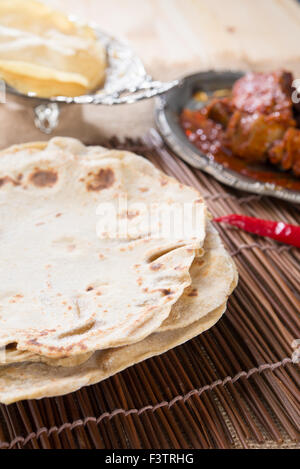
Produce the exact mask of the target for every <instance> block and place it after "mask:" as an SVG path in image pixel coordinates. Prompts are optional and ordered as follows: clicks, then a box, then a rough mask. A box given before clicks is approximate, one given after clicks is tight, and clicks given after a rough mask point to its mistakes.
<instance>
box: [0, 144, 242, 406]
mask: <svg viewBox="0 0 300 469" xmlns="http://www.w3.org/2000/svg"><path fill="white" fill-rule="evenodd" d="M0 216H1V227H0V241H1V242H0V251H1V252H0V269H1V282H0V347H2V352H1V351H0V401H1V402H3V403H6V404H8V403H12V402H15V401H18V400H21V399H29V398H42V397H45V396H55V395H61V394H66V393H69V392H71V391H75V390H77V389H79V388H80V387H82V386H86V385H89V384H93V383H97V382H99V381H101V380H103V379H105V378H107V377H109V376H111V375H113V374H115V373H117V372H119V371H121V370H123V369H124V368H127V367H129V366H131V365H133V364H135V363H137V362H139V361H141V360H144V359H146V358H149V357H152V356H154V355H157V354H160V353H163V352H165V351H167V350H168V349H170V348H172V347H175V346H177V345H179V344H182V343H183V342H185V341H187V340H189V339H191V338H192V337H195V336H196V335H198V334H200V333H202V332H203V331H205V330H207V329H208V328H210V327H211V326H213V325H214V324H215V323H216V321H217V320H218V319H219V318H220V317H221V315H222V314H223V312H224V311H225V309H226V301H227V298H228V296H229V295H230V294H231V292H232V290H233V289H234V287H235V286H236V283H237V272H236V268H235V265H234V262H233V261H232V259H231V257H230V255H229V254H228V253H227V252H226V250H225V249H224V247H223V245H222V243H221V241H220V238H219V236H218V234H217V232H216V231H215V230H214V228H213V227H212V225H211V223H210V222H209V216H208V213H207V211H206V207H205V203H204V201H203V199H202V197H201V195H200V194H199V193H198V192H197V191H196V190H195V189H193V188H191V187H187V186H183V185H182V184H180V183H179V182H177V181H176V180H174V179H172V178H169V177H167V176H166V175H164V174H163V173H161V172H160V171H159V170H157V169H156V168H155V167H154V166H153V165H152V164H151V163H149V162H148V161H147V160H146V159H144V158H142V157H140V156H137V155H135V154H132V153H128V152H125V151H114V150H107V149H104V148H102V147H85V146H84V145H83V144H81V143H80V142H79V141H77V140H73V139H68V138H54V139H52V140H50V141H49V142H48V143H30V144H24V145H19V146H14V147H11V148H9V149H7V150H5V151H4V152H2V153H0Z"/></svg>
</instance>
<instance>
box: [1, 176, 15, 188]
mask: <svg viewBox="0 0 300 469" xmlns="http://www.w3.org/2000/svg"><path fill="white" fill-rule="evenodd" d="M9 182H10V183H11V184H13V185H14V186H18V185H19V182H17V181H14V179H12V178H11V177H9V176H4V177H2V178H0V187H2V186H4V185H5V184H8V183H9Z"/></svg>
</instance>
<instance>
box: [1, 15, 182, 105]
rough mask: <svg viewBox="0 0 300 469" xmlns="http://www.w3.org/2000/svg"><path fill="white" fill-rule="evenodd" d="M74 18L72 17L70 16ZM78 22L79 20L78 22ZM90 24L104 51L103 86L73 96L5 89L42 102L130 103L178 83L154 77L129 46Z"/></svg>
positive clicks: (159, 92)
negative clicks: (44, 96) (105, 72)
mask: <svg viewBox="0 0 300 469" xmlns="http://www.w3.org/2000/svg"><path fill="white" fill-rule="evenodd" d="M70 19H71V20H72V21H73V22H78V21H77V20H76V18H73V17H71V18H70ZM78 23H79V22H78ZM90 26H91V28H92V29H93V30H94V31H95V33H96V34H97V36H98V38H99V41H100V42H101V44H102V45H104V47H105V48H106V51H107V61H108V68H107V75H106V80H105V84H104V87H102V88H101V89H99V90H96V91H94V92H93V93H90V94H86V95H83V96H77V97H73V98H70V97H67V96H57V97H54V98H50V99H44V98H43V99H42V98H38V97H37V96H36V95H35V94H34V93H28V94H22V93H19V92H18V91H17V90H15V89H14V88H11V87H10V86H7V92H9V93H12V94H15V95H18V96H22V97H25V98H29V99H34V100H39V101H42V102H43V103H44V104H47V103H49V104H51V103H65V104H105V105H110V106H111V105H114V104H131V103H135V102H137V101H140V100H142V99H148V98H152V97H153V96H157V95H159V94H161V93H165V92H166V91H168V90H170V89H171V88H173V87H174V86H176V85H177V84H178V81H173V82H168V83H163V82H160V81H154V80H153V79H152V78H151V76H149V75H148V74H147V72H146V70H145V68H144V65H143V63H142V61H141V60H140V59H139V57H137V56H136V55H135V53H134V52H133V51H132V49H131V48H130V46H129V45H128V44H126V43H124V42H121V41H119V40H118V39H116V38H114V37H112V36H110V35H108V34H106V33H104V32H102V31H100V30H99V29H98V27H97V26H96V25H93V24H91V25H90Z"/></svg>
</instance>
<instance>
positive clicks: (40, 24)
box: [0, 0, 106, 97]
mask: <svg viewBox="0 0 300 469" xmlns="http://www.w3.org/2000/svg"><path fill="white" fill-rule="evenodd" d="M105 71H106V51H105V49H104V47H103V46H102V45H101V44H100V42H99V40H98V39H97V37H96V36H95V33H94V32H93V30H92V29H91V28H89V27H88V26H82V25H78V24H77V23H74V22H72V21H71V20H69V18H68V17H66V16H65V15H63V14H62V13H60V12H57V11H54V10H52V9H51V8H49V7H48V6H46V5H44V4H42V3H40V2H38V1H35V0H1V2H0V78H2V79H3V80H5V81H6V82H7V83H8V84H9V85H11V86H12V87H14V88H16V89H17V90H18V91H20V92H22V93H25V94H27V93H29V92H30V93H35V94H36V95H37V96H39V97H54V96H60V95H61V96H79V95H82V94H85V93H87V92H88V91H90V90H94V89H96V88H97V87H98V88H99V87H100V86H101V85H102V84H103V81H104V78H105Z"/></svg>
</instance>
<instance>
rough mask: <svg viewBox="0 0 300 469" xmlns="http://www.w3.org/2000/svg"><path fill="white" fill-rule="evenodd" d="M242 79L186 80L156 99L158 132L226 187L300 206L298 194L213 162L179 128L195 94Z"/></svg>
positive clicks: (212, 75) (206, 76)
mask: <svg viewBox="0 0 300 469" xmlns="http://www.w3.org/2000/svg"><path fill="white" fill-rule="evenodd" d="M241 76H243V73H242V72H232V71H222V72H215V71H208V72H202V73H197V74H195V75H191V76H188V77H186V78H184V79H183V80H182V81H181V83H180V84H179V86H178V87H176V88H174V89H172V90H171V91H169V92H168V93H167V94H165V95H164V96H161V97H159V98H157V100H156V123H157V126H158V129H159V131H160V133H161V135H162V137H163V138H164V140H165V142H166V143H167V144H168V145H169V146H170V148H171V149H172V150H173V151H174V152H175V153H176V154H177V155H178V156H180V157H181V158H182V159H183V160H185V161H186V162H187V163H189V164H190V165H191V166H194V167H195V168H197V169H201V170H202V171H206V172H207V173H208V174H210V175H212V176H213V177H215V178H216V179H217V180H218V181H220V182H222V183H223V184H227V185H228V186H231V187H234V188H236V189H241V190H243V191H246V192H252V193H255V194H262V195H269V196H273V197H277V198H279V199H283V200H287V201H289V202H294V203H300V192H299V191H292V190H288V189H285V188H282V187H279V186H277V185H275V184H271V183H263V182H259V181H256V180H254V179H251V178H249V177H246V176H243V175H241V174H239V173H237V172H235V171H232V170H230V169H227V168H225V167H224V166H223V165H221V164H219V163H216V162H214V161H212V160H210V159H209V158H208V157H207V156H206V155H205V154H204V153H202V152H201V151H200V150H199V149H197V148H196V147H195V146H194V145H193V144H192V143H191V142H189V140H188V139H187V138H186V136H185V134H184V131H183V130H182V128H181V126H180V123H179V115H180V113H181V111H182V109H183V108H184V107H186V106H187V105H188V104H189V103H190V102H191V99H192V96H193V95H194V93H195V91H198V90H199V89H200V90H203V91H205V92H207V93H208V94H209V93H212V92H213V91H216V90H220V89H228V88H231V87H232V85H233V83H234V82H235V81H236V80H237V79H239V78H240V77H241ZM274 171H276V169H274Z"/></svg>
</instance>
